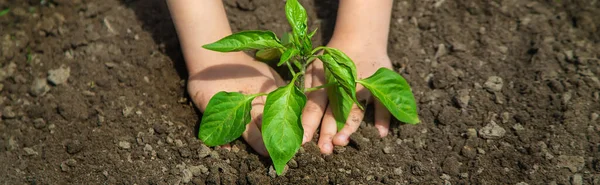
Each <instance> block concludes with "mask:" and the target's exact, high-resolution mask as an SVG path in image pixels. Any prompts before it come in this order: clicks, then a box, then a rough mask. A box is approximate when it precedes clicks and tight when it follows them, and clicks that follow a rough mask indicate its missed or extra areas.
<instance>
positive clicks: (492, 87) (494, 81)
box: [483, 76, 504, 92]
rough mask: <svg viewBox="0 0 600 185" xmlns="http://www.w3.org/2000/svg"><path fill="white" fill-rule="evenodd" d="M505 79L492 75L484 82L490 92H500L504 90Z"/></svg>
mask: <svg viewBox="0 0 600 185" xmlns="http://www.w3.org/2000/svg"><path fill="white" fill-rule="evenodd" d="M502 86H504V81H503V80H502V78H500V77H498V76H490V77H488V79H487V81H485V83H484V84H483V87H484V88H485V89H486V90H488V91H490V92H498V91H500V90H502Z"/></svg>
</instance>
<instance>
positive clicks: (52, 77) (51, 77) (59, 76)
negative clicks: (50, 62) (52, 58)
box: [48, 66, 71, 85]
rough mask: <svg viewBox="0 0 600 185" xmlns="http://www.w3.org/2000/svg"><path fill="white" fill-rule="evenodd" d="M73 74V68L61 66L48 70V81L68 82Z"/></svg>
mask: <svg viewBox="0 0 600 185" xmlns="http://www.w3.org/2000/svg"><path fill="white" fill-rule="evenodd" d="M69 76H71V68H70V67H64V66H61V67H60V68H58V69H53V70H49V71H48V81H49V82H50V83H52V84H54V85H60V84H63V83H65V82H67V79H69Z"/></svg>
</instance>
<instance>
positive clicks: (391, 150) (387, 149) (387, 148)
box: [383, 146, 394, 154]
mask: <svg viewBox="0 0 600 185" xmlns="http://www.w3.org/2000/svg"><path fill="white" fill-rule="evenodd" d="M383 153H385V154H391V153H394V148H393V147H391V146H385V147H383Z"/></svg>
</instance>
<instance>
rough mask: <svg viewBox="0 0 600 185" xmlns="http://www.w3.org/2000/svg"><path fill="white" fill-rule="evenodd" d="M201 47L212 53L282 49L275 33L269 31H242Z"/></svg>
mask: <svg viewBox="0 0 600 185" xmlns="http://www.w3.org/2000/svg"><path fill="white" fill-rule="evenodd" d="M202 47H203V48H205V49H208V50H213V51H219V52H232V51H242V50H248V49H265V48H282V47H283V46H282V45H281V43H280V42H279V39H278V38H277V36H275V33H273V32H271V31H242V32H239V33H234V34H233V35H229V36H227V37H225V38H222V39H221V40H218V41H217V42H214V43H211V44H207V45H204V46H202Z"/></svg>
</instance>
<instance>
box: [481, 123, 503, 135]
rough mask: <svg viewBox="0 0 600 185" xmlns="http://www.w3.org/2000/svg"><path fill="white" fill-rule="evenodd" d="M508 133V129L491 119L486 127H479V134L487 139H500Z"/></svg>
mask: <svg viewBox="0 0 600 185" xmlns="http://www.w3.org/2000/svg"><path fill="white" fill-rule="evenodd" d="M504 134H506V130H505V129H504V128H502V127H500V126H499V125H498V124H496V122H495V121H493V120H491V121H490V123H488V124H487V125H486V126H485V127H483V128H481V129H479V136H481V137H483V138H485V139H500V138H502V137H503V136H504Z"/></svg>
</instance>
